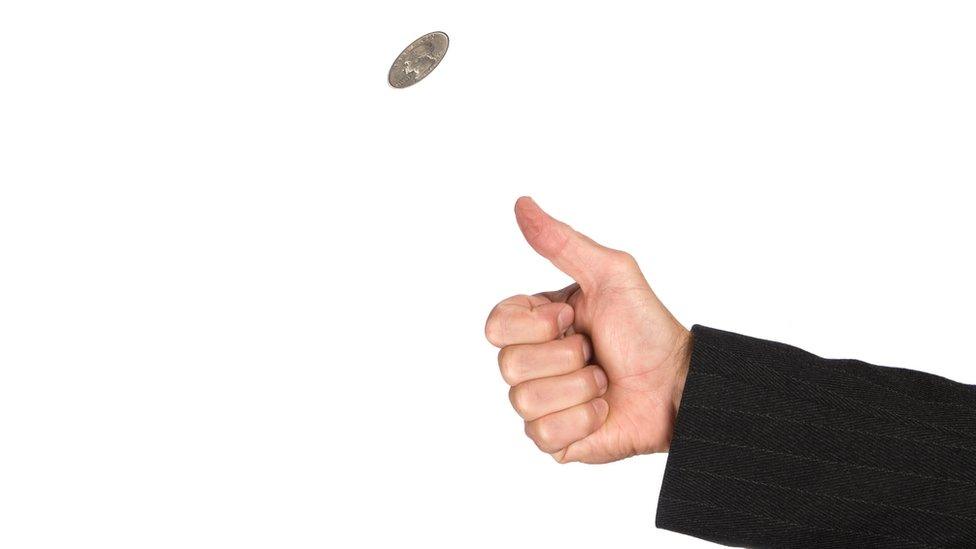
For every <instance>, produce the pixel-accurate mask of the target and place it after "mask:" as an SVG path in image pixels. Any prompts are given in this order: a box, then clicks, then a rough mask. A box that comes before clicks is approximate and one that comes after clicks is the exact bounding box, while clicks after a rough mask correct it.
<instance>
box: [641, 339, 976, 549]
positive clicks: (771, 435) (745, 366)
mask: <svg viewBox="0 0 976 549" xmlns="http://www.w3.org/2000/svg"><path fill="white" fill-rule="evenodd" d="M692 334H693V350H692V358H691V366H690V370H689V373H688V378H687V381H686V384H685V389H684V394H683V396H682V400H681V404H680V408H679V410H678V415H677V418H676V422H675V429H674V437H673V440H672V443H671V450H670V454H669V455H668V462H667V467H666V469H665V473H664V480H663V484H662V488H661V495H660V500H659V503H658V511H657V526H658V527H659V528H665V529H668V530H673V531H676V532H681V533H684V534H689V535H692V536H696V537H699V538H703V539H706V540H709V541H713V542H717V543H721V544H725V545H733V546H745V547H790V548H796V547H858V548H871V547H884V548H902V547H904V548H924V547H968V548H974V547H976V386H970V385H963V384H960V383H955V382H952V381H949V380H947V379H944V378H941V377H938V376H934V375H929V374H924V373H920V372H916V371H912V370H904V369H898V368H885V367H880V366H873V365H871V364H866V363H864V362H860V361H855V360H828V359H823V358H820V357H817V356H815V355H812V354H810V353H807V352H805V351H802V350H800V349H797V348H795V347H790V346H788V345H783V344H781V343H774V342H771V341H763V340H759V339H754V338H750V337H745V336H741V335H737V334H732V333H729V332H723V331H720V330H715V329H711V328H706V327H703V326H695V327H694V328H693V329H692Z"/></svg>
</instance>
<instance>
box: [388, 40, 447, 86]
mask: <svg viewBox="0 0 976 549" xmlns="http://www.w3.org/2000/svg"><path fill="white" fill-rule="evenodd" d="M448 42H449V41H448V38H447V35H446V34H444V33H443V32H431V33H428V34H425V35H423V36H421V37H420V38H418V39H416V40H414V41H413V42H411V43H410V45H409V46H407V47H406V48H405V49H404V50H403V51H402V52H400V55H398V56H397V58H396V61H394V62H393V66H392V67H390V76H389V78H388V80H389V82H390V85H391V86H393V87H394V88H406V87H407V86H412V85H414V84H416V83H417V82H420V81H421V80H423V79H424V78H426V77H427V75H428V74H430V73H431V71H433V70H434V69H435V68H436V67H437V65H438V64H439V63H440V62H441V59H444V54H446V53H447V45H448Z"/></svg>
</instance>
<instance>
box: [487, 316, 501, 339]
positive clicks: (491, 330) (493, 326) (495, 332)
mask: <svg viewBox="0 0 976 549" xmlns="http://www.w3.org/2000/svg"><path fill="white" fill-rule="evenodd" d="M499 323H500V321H499V320H498V315H497V313H496V312H495V311H492V313H491V314H490V315H488V321H487V322H485V338H487V339H488V341H489V342H491V343H492V344H493V345H498V344H499V343H500V342H501V332H500V330H501V327H500V326H499Z"/></svg>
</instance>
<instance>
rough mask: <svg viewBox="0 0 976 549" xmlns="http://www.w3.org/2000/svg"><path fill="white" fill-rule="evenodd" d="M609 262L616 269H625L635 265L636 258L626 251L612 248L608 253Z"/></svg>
mask: <svg viewBox="0 0 976 549" xmlns="http://www.w3.org/2000/svg"><path fill="white" fill-rule="evenodd" d="M610 264H611V265H612V266H613V267H614V268H615V269H617V270H621V271H622V270H627V269H632V268H635V267H637V260H636V259H634V256H632V255H630V254H629V253H627V252H622V251H619V250H614V251H613V253H612V254H611V255H610Z"/></svg>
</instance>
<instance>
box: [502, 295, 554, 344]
mask: <svg viewBox="0 0 976 549" xmlns="http://www.w3.org/2000/svg"><path fill="white" fill-rule="evenodd" d="M572 325H573V308H572V307H570V306H569V305H567V304H565V303H553V302H551V301H550V300H549V299H547V298H545V297H542V296H528V295H517V296H514V297H510V298H508V299H506V300H504V301H502V302H501V303H499V304H498V305H495V308H494V309H492V311H491V314H489V315H488V321H487V322H486V323H485V337H487V338H488V341H490V342H491V344H492V345H494V346H496V347H505V346H507V345H517V344H528V343H545V342H546V341H552V340H554V339H556V338H558V337H559V336H560V335H562V333H563V332H565V331H566V329H567V328H569V327H570V326H572Z"/></svg>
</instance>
